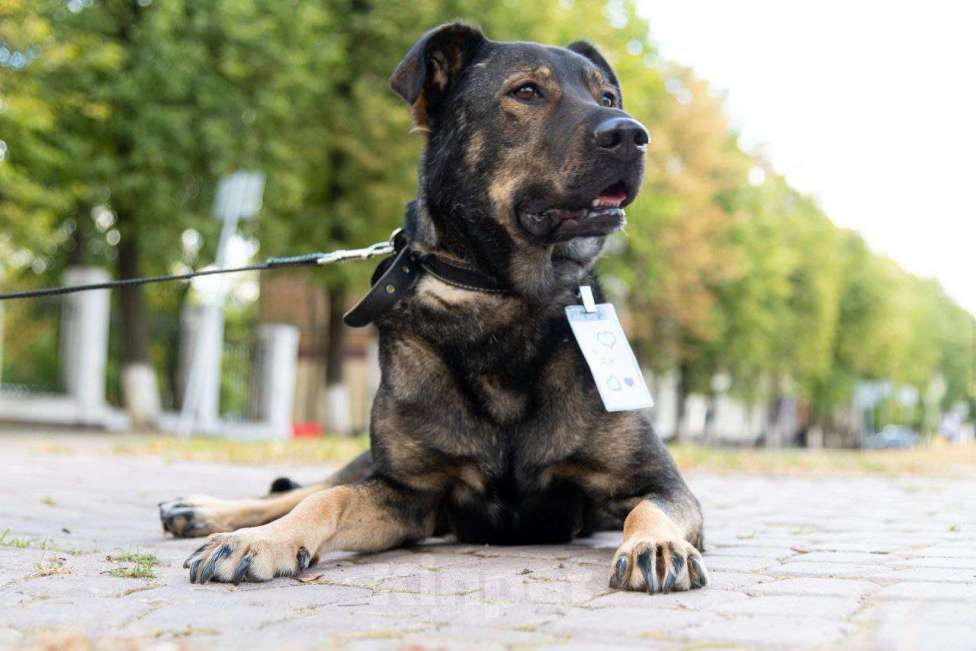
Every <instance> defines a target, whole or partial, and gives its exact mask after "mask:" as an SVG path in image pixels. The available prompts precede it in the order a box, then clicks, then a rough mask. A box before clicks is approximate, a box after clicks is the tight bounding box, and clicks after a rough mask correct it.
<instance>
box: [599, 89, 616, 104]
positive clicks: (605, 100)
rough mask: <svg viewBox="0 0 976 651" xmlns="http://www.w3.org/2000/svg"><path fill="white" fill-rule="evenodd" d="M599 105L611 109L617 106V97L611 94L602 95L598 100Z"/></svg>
mask: <svg viewBox="0 0 976 651" xmlns="http://www.w3.org/2000/svg"><path fill="white" fill-rule="evenodd" d="M600 104H601V105H603V106H606V107H608V108H613V107H614V106H616V105H617V96H616V95H614V94H613V93H603V97H601V98H600Z"/></svg>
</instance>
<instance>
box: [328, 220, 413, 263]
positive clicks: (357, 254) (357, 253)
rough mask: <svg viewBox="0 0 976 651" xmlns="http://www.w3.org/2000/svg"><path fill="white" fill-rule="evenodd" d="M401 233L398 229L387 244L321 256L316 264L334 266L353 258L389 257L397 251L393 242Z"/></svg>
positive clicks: (381, 243)
mask: <svg viewBox="0 0 976 651" xmlns="http://www.w3.org/2000/svg"><path fill="white" fill-rule="evenodd" d="M399 233H400V229H399V228H398V229H396V230H394V231H393V233H391V234H390V239H389V240H387V241H385V242H377V243H376V244H370V245H369V246H364V247H363V248H361V249H340V250H338V251H332V252H331V253H326V254H324V255H322V256H319V259H318V260H316V264H319V265H325V264H332V263H333V262H342V261H343V260H350V259H353V258H356V259H359V260H369V259H370V258H375V257H376V256H378V255H389V254H391V253H393V252H394V250H395V248H394V246H393V240H394V238H395V237H396V236H397V235H398V234H399Z"/></svg>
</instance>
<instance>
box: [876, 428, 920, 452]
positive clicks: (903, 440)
mask: <svg viewBox="0 0 976 651" xmlns="http://www.w3.org/2000/svg"><path fill="white" fill-rule="evenodd" d="M916 445H918V433H916V432H915V431H914V430H912V429H911V428H908V427H904V426H902V425H885V426H884V428H883V429H882V430H881V431H880V432H876V433H874V434H868V435H867V436H865V437H864V442H863V444H862V446H863V447H864V448H868V449H871V450H880V449H882V448H913V447H915V446H916Z"/></svg>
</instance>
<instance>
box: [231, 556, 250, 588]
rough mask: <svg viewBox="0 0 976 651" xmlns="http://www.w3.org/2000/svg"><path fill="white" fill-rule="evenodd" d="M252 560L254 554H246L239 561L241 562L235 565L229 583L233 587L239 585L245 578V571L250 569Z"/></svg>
mask: <svg viewBox="0 0 976 651" xmlns="http://www.w3.org/2000/svg"><path fill="white" fill-rule="evenodd" d="M253 558H254V554H252V553H247V554H244V557H243V558H242V559H241V562H240V563H238V564H237V569H235V570H234V576H233V577H232V578H231V583H233V584H234V585H240V584H241V581H243V580H244V577H246V576H247V571H248V570H249V569H251V560H252V559H253Z"/></svg>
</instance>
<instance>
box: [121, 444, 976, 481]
mask: <svg viewBox="0 0 976 651" xmlns="http://www.w3.org/2000/svg"><path fill="white" fill-rule="evenodd" d="M368 447H369V439H368V438H367V436H366V435H365V434H363V435H360V436H357V437H352V438H340V437H333V436H327V437H323V438H319V439H298V440H292V441H270V442H237V441H224V440H221V439H215V438H188V439H180V438H175V437H161V436H157V437H145V438H133V439H129V440H127V441H125V442H120V443H116V444H115V445H114V446H113V448H112V450H113V452H115V453H116V454H146V455H156V456H161V457H163V458H164V459H170V460H194V461H214V462H224V463H243V464H264V463H276V464H288V463H295V464H314V463H330V464H341V463H345V462H347V461H349V460H350V459H352V458H353V457H355V456H356V455H358V454H359V453H360V452H362V451H364V450H366V449H367V448H368ZM668 447H669V449H670V450H671V454H672V455H673V456H674V458H675V460H676V461H677V462H678V466H679V467H680V468H681V469H682V470H686V471H688V470H691V471H701V472H713V473H754V474H812V475H845V474H847V475H850V474H858V475H860V474H873V475H889V476H902V475H905V476H911V475H923V476H948V477H964V476H972V474H973V473H974V471H976V445H950V444H945V443H940V442H934V443H931V444H928V445H924V446H920V447H918V448H914V449H910V450H806V449H800V448H791V449H782V450H770V449H762V448H720V447H710V446H704V445H699V444H695V443H680V444H674V445H669V446H668Z"/></svg>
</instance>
